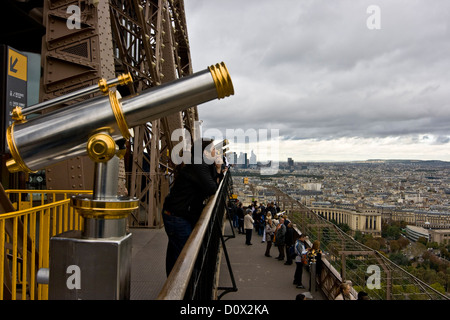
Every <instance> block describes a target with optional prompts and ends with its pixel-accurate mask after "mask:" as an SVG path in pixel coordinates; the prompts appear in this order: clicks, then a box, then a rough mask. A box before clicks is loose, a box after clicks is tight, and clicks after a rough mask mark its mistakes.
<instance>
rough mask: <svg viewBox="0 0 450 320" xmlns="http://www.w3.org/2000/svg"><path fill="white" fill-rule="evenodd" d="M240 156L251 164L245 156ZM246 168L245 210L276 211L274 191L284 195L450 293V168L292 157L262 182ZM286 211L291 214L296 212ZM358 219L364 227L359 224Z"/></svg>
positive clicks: (237, 172) (240, 176) (238, 182)
mask: <svg viewBox="0 0 450 320" xmlns="http://www.w3.org/2000/svg"><path fill="white" fill-rule="evenodd" d="M240 156H241V157H242V156H243V157H244V158H245V154H243V155H242V154H241V155H240ZM230 157H231V158H233V157H236V156H235V155H233V154H232V155H231V156H229V158H230ZM237 158H239V157H237ZM253 160H255V158H254V157H253ZM238 163H240V164H236V165H234V167H233V168H232V174H233V187H234V192H235V194H236V196H237V198H238V199H239V201H242V202H243V204H244V205H248V204H250V203H251V202H252V201H255V200H256V201H257V202H258V203H260V204H267V203H270V202H274V203H275V204H276V203H277V200H278V199H277V197H276V194H275V192H274V191H273V190H272V188H270V186H274V187H276V188H279V189H280V190H283V192H285V193H286V194H288V195H290V196H291V197H292V198H294V199H295V200H297V201H299V202H300V203H302V204H303V205H305V206H307V207H308V208H309V209H311V210H313V211H314V212H315V213H318V214H319V215H322V216H323V217H325V218H327V220H329V221H332V222H334V223H335V224H337V225H338V226H339V227H340V228H342V229H343V230H345V231H346V233H348V234H350V235H352V236H353V237H354V238H355V239H356V240H357V241H360V242H362V243H364V244H365V245H367V246H369V247H371V248H373V249H375V250H379V251H380V252H384V253H385V254H386V256H388V257H389V258H390V259H391V260H392V261H394V262H396V263H397V264H399V265H401V266H403V267H404V268H406V269H407V270H408V271H409V272H411V273H413V274H415V275H417V276H418V277H419V278H422V279H425V280H426V282H428V283H429V284H430V285H432V286H434V287H435V288H439V290H441V291H442V292H447V293H448V289H449V280H450V272H449V270H450V262H449V260H450V255H449V249H450V248H449V243H450V242H449V237H450V188H449V187H450V185H449V181H450V180H449V176H450V175H449V173H450V163H449V162H445V161H419V160H417V161H416V160H379V159H373V160H367V161H354V162H296V161H295V160H294V159H292V158H289V159H287V161H285V162H280V163H279V170H278V172H277V173H276V174H275V175H272V176H263V175H260V171H259V166H260V165H259V164H258V163H257V162H251V161H250V160H248V161H247V162H238ZM243 163H246V164H245V165H244V164H243ZM280 206H281V204H280ZM280 210H282V211H283V210H285V212H286V213H287V214H288V215H289V213H290V212H289V208H280ZM325 212H327V213H326V214H324V213H325ZM368 213H370V217H371V219H372V218H373V220H368V219H366V220H365V221H367V222H365V223H364V222H362V221H363V220H362V218H361V216H367V214H368ZM358 216H360V221H361V223H360V224H359V225H358V224H355V219H356V221H358V220H357V217H358ZM368 223H370V226H369V225H368ZM372 223H373V224H372Z"/></svg>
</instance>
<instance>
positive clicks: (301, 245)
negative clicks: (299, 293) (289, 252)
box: [294, 233, 308, 289]
mask: <svg viewBox="0 0 450 320" xmlns="http://www.w3.org/2000/svg"><path fill="white" fill-rule="evenodd" d="M305 240H306V235H305V234H303V233H302V234H301V235H300V237H299V238H298V239H297V241H295V247H294V249H295V254H296V257H295V265H296V267H295V273H294V284H295V285H297V287H296V288H299V289H304V288H305V287H304V286H303V285H302V277H303V266H305V265H307V264H308V259H307V256H306V254H307V253H308V250H306V246H305Z"/></svg>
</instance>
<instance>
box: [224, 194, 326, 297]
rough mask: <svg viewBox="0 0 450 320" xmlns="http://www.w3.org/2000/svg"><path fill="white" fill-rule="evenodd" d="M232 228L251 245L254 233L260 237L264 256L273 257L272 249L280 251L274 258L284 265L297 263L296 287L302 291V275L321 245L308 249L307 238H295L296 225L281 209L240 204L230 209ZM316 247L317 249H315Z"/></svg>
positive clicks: (268, 205) (253, 203)
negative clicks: (264, 244) (242, 235)
mask: <svg viewBox="0 0 450 320" xmlns="http://www.w3.org/2000/svg"><path fill="white" fill-rule="evenodd" d="M230 213H231V219H232V222H233V227H234V228H236V229H237V230H238V232H239V233H240V234H245V244H246V245H249V246H250V245H252V242H251V240H252V235H253V231H255V233H257V234H258V235H259V236H261V242H265V243H266V248H265V252H264V255H265V256H266V257H272V256H271V249H272V246H275V247H276V248H277V256H276V257H275V259H277V260H280V261H285V262H284V264H285V265H292V264H293V262H295V264H296V269H295V274H294V281H293V283H294V285H296V287H297V288H300V289H303V288H304V286H303V284H302V275H303V267H304V266H305V265H307V264H308V262H309V259H311V258H312V256H311V255H312V254H314V255H317V254H320V249H319V245H320V244H319V243H318V242H317V243H315V246H316V247H317V248H315V249H314V248H311V249H309V248H308V249H307V246H306V243H305V240H306V236H305V235H304V234H301V235H300V236H299V237H296V236H295V235H296V233H295V232H294V225H293V223H292V222H291V221H290V220H289V218H288V216H287V215H286V214H285V213H284V212H281V210H280V208H279V207H278V206H277V205H276V204H275V203H273V202H270V203H268V204H267V206H265V205H264V204H261V205H258V203H257V201H253V202H252V203H251V204H250V205H249V206H243V204H242V202H239V201H237V202H236V203H235V205H234V206H233V208H231V210H230ZM313 247H314V246H313Z"/></svg>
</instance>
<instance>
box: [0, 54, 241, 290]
mask: <svg viewBox="0 0 450 320" xmlns="http://www.w3.org/2000/svg"><path fill="white" fill-rule="evenodd" d="M131 81H132V79H131V76H130V75H129V74H128V75H122V76H120V77H118V78H117V79H114V80H109V81H106V80H103V79H102V80H100V81H99V85H98V86H96V85H94V86H91V87H88V88H85V89H81V90H79V91H76V92H73V93H70V94H68V95H66V96H62V97H59V98H56V99H53V100H49V101H46V102H42V103H40V104H37V105H34V106H31V107H28V108H26V109H24V110H21V109H20V108H19V107H16V108H15V109H14V110H13V120H14V123H13V124H12V125H11V126H9V127H8V129H7V144H8V149H9V153H10V154H11V156H12V158H11V159H10V160H9V161H8V162H7V164H6V165H7V167H8V170H9V171H10V172H18V171H24V172H34V171H36V170H40V169H42V168H44V167H47V166H50V165H52V164H54V163H57V162H60V161H63V160H66V159H70V158H73V157H75V156H81V155H86V154H87V155H88V156H89V157H90V159H92V160H93V161H94V162H95V171H94V172H95V173H94V188H93V189H94V190H93V194H92V195H78V196H74V197H72V198H71V206H72V207H73V208H75V209H76V210H78V212H79V213H80V215H81V216H82V217H83V218H84V219H83V221H84V225H83V230H82V231H69V232H66V233H63V234H60V235H57V236H55V237H52V239H51V242H50V270H40V272H39V274H38V278H39V279H40V281H41V282H44V283H45V282H48V283H49V298H50V299H127V298H129V292H130V270H131V265H130V261H131V234H130V233H128V234H127V232H126V220H127V216H128V215H129V213H131V212H132V211H133V210H135V209H137V208H138V200H137V199H135V198H133V199H130V198H123V197H118V196H117V190H118V172H119V161H120V157H121V154H122V151H121V150H120V147H119V146H118V142H119V141H123V139H126V140H128V139H129V138H131V131H130V129H131V128H133V127H135V126H138V125H142V124H145V123H147V122H150V121H153V120H156V119H158V118H161V117H164V116H167V115H170V114H172V113H176V112H180V111H182V110H184V109H187V108H189V107H192V106H195V105H199V104H202V103H205V102H207V101H210V100H213V99H222V98H225V97H228V96H230V95H233V94H234V89H233V84H232V82H231V78H230V76H229V73H228V70H227V68H226V66H225V64H224V63H223V62H222V63H219V64H216V65H213V66H210V67H208V68H207V69H205V70H203V71H200V72H197V73H194V74H192V75H190V76H186V77H183V78H180V79H177V80H175V81H172V82H169V83H166V84H163V85H160V86H157V87H153V88H150V89H147V90H145V91H143V92H142V93H140V94H137V95H132V96H127V97H124V98H122V97H120V95H119V93H118V91H117V90H112V87H114V86H115V85H118V84H126V83H128V82H131ZM99 89H100V90H101V91H102V92H103V93H104V95H103V96H100V97H96V98H92V99H89V100H86V101H83V102H79V103H76V104H73V105H71V106H68V107H62V108H59V109H58V110H56V111H51V112H46V113H44V114H43V115H41V116H38V117H34V118H31V119H29V120H28V119H26V116H27V115H28V114H30V113H36V112H38V111H42V110H44V109H48V108H50V107H54V106H55V105H61V104H62V103H64V102H67V101H70V100H73V99H76V98H80V97H82V96H85V95H87V94H91V93H93V92H95V91H98V90H99ZM68 268H69V269H70V268H72V269H71V270H74V271H77V272H79V273H80V274H79V278H78V280H80V283H79V286H68V285H67V284H68V281H67V277H68V276H70V275H71V273H72V272H69V271H70V270H69V271H68ZM47 275H48V277H47Z"/></svg>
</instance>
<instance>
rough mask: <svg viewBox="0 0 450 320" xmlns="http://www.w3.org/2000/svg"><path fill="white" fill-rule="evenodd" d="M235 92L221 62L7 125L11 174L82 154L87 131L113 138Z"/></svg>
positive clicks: (84, 149) (37, 168) (83, 153)
mask: <svg viewBox="0 0 450 320" xmlns="http://www.w3.org/2000/svg"><path fill="white" fill-rule="evenodd" d="M233 94H234V88H233V84H232V82H231V78H230V75H229V73H228V70H227V68H226V66H225V64H224V63H223V62H222V63H220V64H216V65H214V66H210V67H209V68H207V69H206V70H203V71H200V72H197V73H194V74H192V75H189V76H186V77H183V78H180V79H177V80H175V81H172V82H169V83H166V84H163V85H160V86H157V87H153V88H150V89H147V90H145V91H143V92H142V93H140V94H139V95H135V96H129V97H125V98H122V99H119V98H118V97H116V95H115V94H109V96H107V97H105V96H103V97H97V98H93V99H90V100H87V101H83V102H80V103H77V104H74V105H73V106H70V107H67V108H63V109H59V110H56V111H54V112H51V113H47V114H44V115H42V116H40V117H37V118H33V119H31V120H29V121H25V122H22V123H20V122H17V123H15V124H13V125H12V126H11V127H10V128H8V133H7V141H8V148H9V151H10V153H11V155H12V159H11V160H10V161H9V162H8V163H7V167H8V170H9V171H10V172H17V171H25V172H33V171H35V170H40V169H42V168H44V167H46V166H49V165H52V164H54V163H57V162H60V161H63V160H66V159H70V158H73V157H75V156H80V155H85V154H86V152H87V151H86V143H87V141H88V139H89V138H90V136H91V135H93V134H94V133H97V132H99V131H107V132H108V133H109V134H110V135H111V137H112V138H113V139H114V140H115V141H117V140H119V139H123V138H125V139H128V138H129V137H130V134H129V129H130V128H133V127H135V126H138V125H142V124H145V123H147V122H150V121H153V120H156V119H159V118H161V117H164V116H168V115H170V114H173V113H176V112H180V111H182V110H184V109H187V108H190V107H193V106H196V105H199V104H202V103H205V102H208V101H210V100H213V99H222V98H225V97H228V96H230V95H233Z"/></svg>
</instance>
